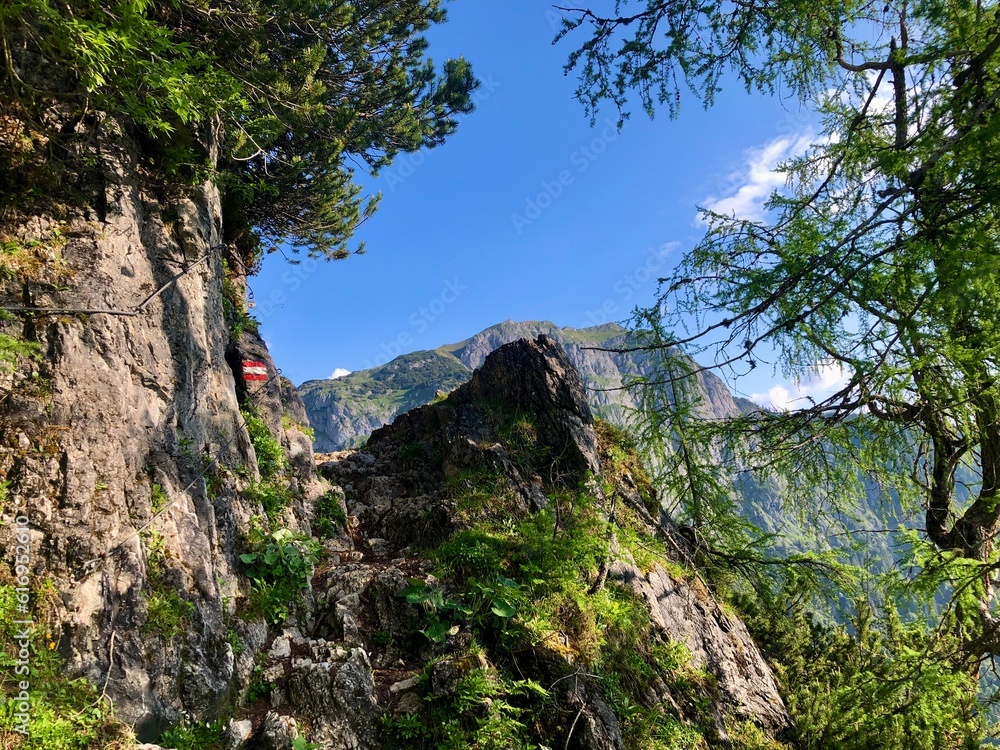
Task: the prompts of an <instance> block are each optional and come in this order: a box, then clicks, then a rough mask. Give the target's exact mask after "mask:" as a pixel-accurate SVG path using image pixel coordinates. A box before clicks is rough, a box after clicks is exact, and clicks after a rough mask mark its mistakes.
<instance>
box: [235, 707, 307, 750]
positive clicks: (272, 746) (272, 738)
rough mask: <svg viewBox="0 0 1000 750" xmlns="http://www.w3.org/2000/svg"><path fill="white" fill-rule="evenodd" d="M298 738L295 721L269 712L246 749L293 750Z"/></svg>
mask: <svg viewBox="0 0 1000 750" xmlns="http://www.w3.org/2000/svg"><path fill="white" fill-rule="evenodd" d="M298 736H299V729H298V726H297V725H296V723H295V719H293V718H292V717H290V716H282V715H280V714H277V713H275V712H274V711H268V712H267V715H266V716H265V717H264V721H263V722H261V725H260V727H259V728H258V729H257V731H256V732H255V733H254V735H253V737H251V738H250V740H249V742H247V745H246V747H247V750H292V743H293V742H295V740H296V739H298Z"/></svg>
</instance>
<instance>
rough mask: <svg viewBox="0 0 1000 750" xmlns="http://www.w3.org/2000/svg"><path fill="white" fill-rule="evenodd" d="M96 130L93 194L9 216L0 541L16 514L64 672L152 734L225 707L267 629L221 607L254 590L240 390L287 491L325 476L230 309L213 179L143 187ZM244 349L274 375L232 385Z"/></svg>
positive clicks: (307, 489)
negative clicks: (234, 634) (277, 455)
mask: <svg viewBox="0 0 1000 750" xmlns="http://www.w3.org/2000/svg"><path fill="white" fill-rule="evenodd" d="M205 140H206V143H207V144H208V147H207V148H208V152H209V156H210V157H211V156H212V152H213V148H212V145H211V144H212V135H211V134H210V133H208V134H205ZM93 143H94V146H93V159H94V160H95V161H96V167H95V170H96V173H97V175H98V177H97V178H95V179H94V180H92V182H91V183H88V185H87V190H89V191H91V192H92V193H93V195H91V196H90V197H89V198H88V199H87V200H83V201H81V202H80V204H79V206H62V207H58V208H57V209H55V210H53V212H52V213H51V214H46V215H35V216H28V217H21V218H20V219H17V220H15V221H13V222H10V223H8V224H7V225H6V227H5V229H4V240H5V244H4V247H5V255H4V257H3V258H2V259H0V261H2V265H3V271H4V273H3V283H2V286H0V293H2V302H3V306H4V307H5V308H8V309H10V308H18V309H17V310H16V311H15V313H14V315H13V316H11V317H8V319H7V322H5V323H4V324H3V327H4V330H3V333H5V334H8V335H11V336H12V338H16V339H18V340H23V341H26V342H27V343H28V344H29V345H31V346H34V347H36V349H37V354H36V355H35V356H33V357H22V358H21V359H20V361H19V362H18V363H16V366H13V367H12V368H10V369H9V370H8V371H5V372H4V373H3V374H2V385H0V390H2V393H3V398H4V405H3V421H2V424H0V477H2V478H3V488H4V492H3V493H2V494H0V501H2V504H0V513H2V521H3V525H2V527H0V549H3V550H4V556H5V557H6V558H8V559H7V560H6V562H11V561H12V560H11V559H10V556H11V555H12V554H13V545H12V543H11V535H12V532H13V525H12V521H13V519H14V518H15V516H24V517H26V518H27V519H28V526H29V529H30V538H31V543H30V547H31V563H30V578H31V581H32V587H33V588H34V589H35V590H38V589H39V588H40V587H42V585H43V583H45V582H47V581H48V582H51V584H52V585H53V586H54V588H55V590H56V591H57V592H58V596H57V598H56V599H55V606H54V608H52V609H50V610H49V611H48V614H47V619H48V621H47V622H46V623H45V625H46V626H47V627H48V628H49V629H50V630H51V631H52V634H53V635H52V638H53V639H54V644H53V645H54V648H56V649H57V650H58V653H59V654H61V655H62V656H63V657H64V658H65V660H66V673H67V674H68V675H76V674H79V675H84V676H86V677H88V678H89V679H90V680H91V682H92V683H93V684H95V685H97V686H104V690H105V694H106V695H107V696H109V697H110V698H111V699H112V700H113V701H114V704H115V706H116V709H117V712H118V715H119V716H120V717H121V718H122V719H124V720H125V721H126V722H128V723H130V724H135V726H136V728H137V730H138V731H139V733H140V735H147V736H148V735H155V734H156V733H157V732H158V730H159V729H160V728H162V727H164V726H166V725H168V724H170V723H173V722H175V721H177V720H178V718H179V717H180V716H181V714H182V713H186V714H188V715H190V716H192V717H202V718H213V717H215V716H217V715H219V714H220V713H221V712H222V711H224V710H225V709H226V707H227V706H229V705H230V703H231V701H233V700H235V699H238V697H239V692H240V689H241V685H243V684H245V678H246V676H247V673H248V671H249V669H250V668H252V663H253V658H254V653H255V651H256V649H258V648H259V647H260V646H261V644H262V643H263V640H264V637H265V630H264V628H263V626H262V625H261V624H260V623H259V622H258V623H256V624H255V623H254V622H252V621H251V622H241V621H237V620H233V619H232V618H231V615H232V614H233V611H234V608H235V606H236V602H237V601H238V600H239V598H240V597H241V596H242V595H244V594H245V593H246V591H247V588H248V581H247V579H246V578H245V577H244V576H243V575H241V573H240V570H239V569H240V564H239V561H238V559H237V553H238V551H239V550H238V545H239V541H240V539H241V536H242V535H243V534H244V533H245V531H246V530H247V527H248V523H249V520H250V518H251V516H253V515H256V514H260V513H261V508H260V505H259V503H256V502H254V501H252V500H249V499H247V498H246V497H244V496H243V495H242V494H241V493H240V490H241V489H242V488H243V487H245V486H246V485H248V484H249V483H252V482H253V481H254V480H255V479H257V478H259V474H258V470H257V463H256V457H255V454H254V447H253V444H252V441H251V439H250V437H249V435H248V433H247V429H246V424H245V418H244V415H243V413H241V405H243V406H245V407H252V408H253V409H255V410H256V411H257V412H258V413H259V414H260V415H261V417H262V418H263V419H264V420H265V421H266V422H267V423H268V425H269V426H270V428H271V429H272V430H273V432H274V434H275V435H276V436H278V437H279V438H280V439H281V440H282V441H283V443H284V446H285V448H286V450H287V453H288V458H289V461H290V462H292V463H294V464H295V465H296V466H297V467H298V469H299V471H298V475H297V477H296V478H294V479H293V481H294V482H297V485H296V487H295V490H296V494H297V495H298V497H299V498H300V506H301V503H302V502H305V500H306V499H308V498H309V497H312V496H315V495H316V494H317V493H318V492H320V491H321V487H320V486H319V485H318V484H317V480H316V479H315V477H314V476H313V466H312V449H311V446H310V441H309V440H308V438H306V437H305V436H304V435H302V434H301V432H300V431H298V430H297V429H295V428H294V426H293V425H291V424H290V426H289V429H287V430H285V429H283V428H282V419H281V400H280V398H279V387H278V383H277V381H276V368H275V367H274V365H273V363H272V362H271V361H270V357H269V356H268V354H267V350H266V348H265V347H264V346H263V343H262V342H260V341H259V340H256V339H255V337H254V336H253V335H252V334H250V333H249V332H246V333H243V334H242V335H234V333H233V332H232V331H231V330H230V326H228V325H227V321H226V315H225V312H224V306H225V304H226V303H225V300H226V296H227V294H228V295H229V297H232V298H236V299H239V297H240V295H241V290H240V282H239V279H238V278H235V279H234V278H232V274H229V275H228V278H227V272H226V260H227V255H228V251H227V248H226V247H225V245H224V243H223V239H222V234H223V232H222V216H221V213H222V212H221V209H220V198H219V193H218V191H217V189H216V188H215V187H214V186H213V185H211V184H209V183H206V184H203V185H200V186H195V187H192V188H190V189H189V190H185V191H174V192H170V191H167V190H164V189H156V188H151V187H150V185H149V181H148V180H143V179H140V176H139V175H141V174H143V170H144V162H143V157H142V155H141V149H140V148H139V146H138V145H137V144H136V143H134V142H133V141H131V140H130V139H129V138H128V137H127V136H126V135H124V134H122V133H121V132H120V131H119V130H118V129H117V127H116V125H115V123H114V122H113V121H111V120H109V119H104V120H101V121H100V122H99V123H98V125H97V126H95V130H94V132H93ZM234 285H235V286H234ZM227 355H228V360H227ZM244 358H252V359H254V360H259V361H262V362H263V363H265V365H266V369H267V373H268V375H269V378H268V380H267V381H257V382H255V383H253V385H254V386H255V387H253V388H251V389H250V390H248V389H247V388H245V387H244V382H243V378H242V372H241V370H240V369H239V368H240V364H239V363H240V362H241V360H242V359H244ZM234 364H235V368H236V369H234ZM295 510H296V509H292V510H291V511H289V514H288V523H290V524H292V525H296V524H300V523H301V522H300V521H299V520H297V518H298V519H301V518H303V517H304V516H303V514H302V507H299V508H298V509H297V511H298V513H297V514H296V513H295V512H294V511H295ZM154 578H155V581H154ZM154 583H155V585H154ZM164 602H167V603H168V604H171V605H172V607H173V610H172V611H173V612H175V613H181V614H182V615H183V617H182V618H181V621H180V626H179V628H178V630H177V632H176V633H167V632H166V631H165V630H164V628H163V624H162V622H160V623H158V622H157V621H156V620H157V617H158V616H159V613H161V612H162V611H164V610H163V607H161V606H160V605H162V604H163V603H164ZM232 630H236V631H240V637H241V638H242V641H243V642H244V644H245V646H246V648H245V649H244V650H243V652H242V654H240V655H237V654H235V653H234V650H233V645H232V643H231V642H230V641H232V640H233V639H232V638H230V639H229V640H227V632H229V631H232ZM157 631H159V632H157Z"/></svg>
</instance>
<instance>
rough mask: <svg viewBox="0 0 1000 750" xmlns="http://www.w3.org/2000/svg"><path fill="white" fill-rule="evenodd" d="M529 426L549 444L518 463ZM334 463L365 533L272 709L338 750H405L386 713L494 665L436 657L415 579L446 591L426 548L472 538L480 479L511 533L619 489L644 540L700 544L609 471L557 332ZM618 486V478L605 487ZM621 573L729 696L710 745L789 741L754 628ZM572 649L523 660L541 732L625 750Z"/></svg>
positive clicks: (353, 544)
mask: <svg viewBox="0 0 1000 750" xmlns="http://www.w3.org/2000/svg"><path fill="white" fill-rule="evenodd" d="M510 425H514V426H513V428H512V427H511V426H510ZM526 425H530V432H531V438H532V441H533V442H532V446H533V447H532V450H531V451H530V452H528V453H523V452H521V453H519V452H518V450H517V448H516V446H517V445H519V444H520V443H519V442H518V441H520V440H521V439H522V434H521V432H519V431H520V430H524V431H527V430H529V428H528V427H527V426H526ZM511 430H513V432H512V431H511ZM318 458H319V460H320V461H321V471H322V472H323V473H325V474H326V476H327V477H329V478H330V479H332V480H333V481H335V482H336V483H337V484H338V485H340V486H341V487H343V489H344V492H345V494H346V508H347V512H348V516H347V530H348V532H349V534H346V535H341V536H340V537H338V538H336V539H332V540H330V541H329V542H328V543H327V548H328V549H329V550H330V552H331V561H330V565H329V567H328V569H326V570H324V571H322V572H321V573H320V574H319V575H317V577H316V578H315V579H314V582H313V588H314V590H315V595H316V606H315V612H316V615H315V626H314V627H313V628H312V629H311V630H310V631H309V632H304V631H299V630H293V631H286V634H285V636H283V637H282V638H279V639H278V641H276V642H275V643H274V645H273V647H272V649H271V652H270V654H271V657H272V658H271V660H270V661H269V666H268V667H267V673H268V674H271V675H273V676H274V677H275V684H274V686H273V688H272V692H271V697H270V701H271V705H272V706H275V707H278V706H282V707H284V708H285V709H286V710H287V711H290V712H291V713H292V715H294V716H296V717H298V718H300V719H301V720H303V723H307V724H309V725H311V726H312V727H314V728H315V731H314V734H313V735H312V737H311V740H312V741H315V742H319V744H320V746H321V747H322V748H324V750H327V749H330V750H347V749H348V748H352V749H354V748H357V749H358V750H377V749H379V748H383V747H387V746H394V745H393V744H392V742H391V741H389V740H387V739H386V737H385V736H384V735H380V734H379V733H378V731H377V730H375V729H373V727H377V726H379V725H381V724H384V723H385V722H384V721H383V720H381V719H380V717H381V715H383V714H387V715H388V716H389V717H392V721H395V720H399V721H403V719H404V718H406V717H409V718H408V719H407V721H411V722H419V721H420V720H421V719H420V717H421V716H423V715H424V713H425V712H426V711H427V710H429V709H428V708H427V706H428V703H427V701H430V700H438V701H439V700H441V699H442V696H448V695H450V694H452V692H453V691H455V690H456V689H458V688H457V686H458V685H459V683H460V682H461V680H462V678H463V676H464V675H467V674H468V673H469V670H470V669H475V668H476V667H477V665H478V666H480V667H484V668H485V667H488V666H489V664H490V659H491V658H492V657H491V654H490V652H489V649H487V650H486V652H485V653H484V652H482V651H476V649H474V648H473V649H472V650H471V651H470V650H469V649H470V645H471V640H472V633H471V632H470V631H468V630H467V628H466V626H464V625H458V626H456V627H454V628H453V629H452V630H451V631H449V633H448V635H447V639H446V640H442V641H441V642H440V643H439V644H438V645H435V644H434V643H428V641H427V638H425V637H424V636H422V635H419V634H418V633H417V632H416V631H417V629H418V628H419V627H420V623H421V622H422V621H423V618H424V616H425V612H423V611H422V610H421V609H419V608H418V607H416V606H415V605H414V604H410V603H408V601H407V600H406V599H405V598H402V597H401V596H400V592H401V591H402V590H403V589H404V588H405V587H406V586H407V585H408V584H410V585H412V584H413V582H414V581H427V582H428V584H429V583H430V582H432V581H435V580H436V579H434V578H433V577H430V576H429V571H430V570H432V569H434V568H435V567H436V565H437V563H435V562H433V561H431V560H428V559H425V558H424V554H425V553H424V551H425V550H428V549H432V548H434V547H435V546H436V545H438V544H441V543H442V542H444V541H446V540H447V539H449V538H450V537H451V535H453V534H454V533H455V532H457V531H461V530H463V529H468V528H471V525H472V524H473V522H474V519H473V518H472V517H471V516H470V515H469V514H470V513H471V512H472V511H469V510H468V509H467V507H466V506H465V505H463V501H461V500H460V499H459V500H456V493H455V488H456V486H463V483H464V482H465V481H467V480H466V479H464V478H465V477H469V476H471V475H474V474H475V475H479V476H482V475H488V476H490V477H494V478H495V481H496V482H497V483H498V484H497V485H496V486H497V487H499V486H500V484H502V485H503V487H505V488H507V489H506V490H505V491H501V490H499V489H498V490H496V492H495V494H494V495H493V496H492V497H491V498H490V499H489V500H487V510H485V511H484V512H486V513H489V514H494V515H496V516H497V517H498V518H508V519H511V520H512V521H513V520H515V519H519V518H522V519H523V518H529V517H531V516H532V515H533V514H536V513H539V512H541V510H542V509H543V508H546V507H547V506H549V505H550V503H551V499H550V498H551V497H552V496H553V493H559V492H563V493H565V492H567V491H570V490H571V489H572V488H579V487H583V486H586V487H591V488H593V491H595V492H598V493H599V494H600V493H603V492H604V490H601V489H599V488H600V487H609V486H613V487H615V488H616V489H613V490H611V491H612V492H613V493H614V494H615V497H617V498H618V499H617V500H616V502H617V503H620V504H623V505H627V506H629V507H630V508H631V510H629V513H630V516H629V517H630V518H633V521H632V524H633V527H636V525H637V527H639V528H641V529H643V530H644V533H648V534H651V535H654V536H655V535H660V536H662V537H663V539H664V540H665V542H669V544H670V545H672V546H673V548H676V549H678V550H682V551H683V545H684V544H685V542H684V539H683V537H682V535H680V534H679V533H678V532H677V531H676V530H675V529H673V528H672V527H670V526H669V525H667V526H662V527H660V528H657V526H658V524H657V521H656V520H654V519H653V517H652V516H650V514H649V512H648V510H646V508H645V507H644V505H643V501H642V499H641V498H640V497H639V495H638V494H637V491H636V489H635V487H636V481H635V479H634V478H633V477H629V476H624V477H623V476H617V475H616V476H612V475H611V474H608V473H606V472H607V471H608V470H609V467H608V466H607V462H608V461H609V460H610V459H609V457H608V455H606V454H604V453H602V450H601V448H600V444H599V438H598V436H597V433H596V432H595V426H594V421H593V419H592V417H591V414H590V410H589V408H588V406H587V404H586V399H585V396H584V391H583V385H582V381H581V379H580V377H579V375H578V374H577V373H576V372H575V369H574V368H573V366H572V364H571V362H570V360H569V358H568V356H567V354H566V352H565V349H564V348H563V347H562V346H560V345H559V344H558V343H557V342H556V341H554V340H553V339H551V338H549V337H546V336H541V337H539V338H538V339H537V340H535V341H525V340H521V341H517V342H514V343H511V344H507V345H505V346H502V347H500V348H499V349H498V350H497V351H495V352H493V353H492V354H491V355H489V356H488V357H487V358H486V360H485V361H484V363H483V365H482V367H481V369H479V370H477V371H476V373H475V375H474V376H473V378H472V379H471V381H470V382H468V383H466V384H465V385H462V386H460V387H459V388H458V389H456V390H455V391H454V392H453V393H451V395H450V396H449V397H448V398H447V399H445V400H444V401H442V402H441V403H438V404H434V405H429V406H424V407H421V408H418V409H415V410H413V411H410V412H408V413H406V414H403V415H401V416H400V417H399V418H397V419H396V420H395V421H394V422H393V423H392V424H391V425H389V426H387V427H383V428H381V429H379V430H376V431H375V433H374V434H373V435H372V437H371V439H370V440H369V442H368V446H367V447H366V448H365V449H363V450H352V451H344V452H340V453H334V454H329V455H321V456H319V457H318ZM553 458H556V459H557V460H556V461H555V462H553ZM536 460H537V463H535V462H534V461H536ZM551 466H556V467H557V468H556V469H555V470H553V471H552V472H551V473H548V474H546V476H545V477H544V479H543V478H542V477H541V476H540V475H539V474H540V472H541V471H542V470H543V469H544V468H545V467H551ZM602 472H605V473H604V481H603V482H602V481H600V480H597V481H595V477H599V476H600V475H601V473H602ZM600 496H601V497H604V495H603V494H600ZM605 507H607V505H605ZM610 507H611V508H612V509H613V508H614V507H615V505H614V504H613V503H612V504H611V505H610ZM563 512H566V511H565V510H564V511H563ZM611 512H612V513H614V512H615V511H614V510H611ZM605 575H606V584H605V585H608V586H616V587H620V588H621V589H622V590H628V591H631V592H634V595H635V596H636V597H637V599H636V600H637V601H640V602H642V604H643V606H644V607H645V608H646V611H647V613H648V618H649V621H650V627H651V628H653V631H655V633H657V635H655V636H651V637H654V638H658V639H662V640H663V641H664V642H667V641H672V642H676V643H682V644H684V646H685V647H686V649H687V650H688V651H689V652H690V659H691V668H692V669H695V670H703V671H704V672H705V673H707V674H709V675H710V676H711V679H712V680H714V683H715V684H716V685H717V686H718V689H717V690H716V691H715V692H714V693H713V695H714V696H715V698H714V699H713V700H714V705H713V706H712V709H711V711H712V715H711V717H710V718H709V719H708V721H709V723H712V724H713V726H714V729H713V730H712V733H711V734H712V737H714V738H715V739H713V740H712V741H711V742H710V746H711V747H722V746H725V743H726V741H727V739H726V738H727V732H728V731H729V727H730V725H731V724H732V723H733V722H738V721H742V720H746V721H750V722H752V723H754V724H756V725H757V726H758V727H760V728H761V729H763V730H764V731H765V732H766V733H768V734H771V735H772V736H773V735H776V734H779V733H780V732H781V731H783V730H784V729H785V728H787V727H788V724H789V720H788V715H787V713H786V711H785V708H784V704H783V702H782V699H781V697H780V694H779V693H778V689H777V685H776V683H775V680H774V677H773V675H772V674H771V671H770V669H769V667H768V666H767V664H766V662H765V661H764V659H763V658H762V656H761V654H760V652H759V651H758V649H757V647H756V645H755V644H754V643H753V641H752V640H751V638H750V636H749V634H748V633H747V630H746V627H745V626H744V625H743V624H742V623H741V622H740V621H739V620H738V619H736V618H735V617H733V616H731V615H727V614H725V613H724V612H723V611H722V609H721V608H720V607H719V605H718V604H717V603H715V602H714V601H713V600H712V598H711V596H710V595H709V594H708V593H707V591H706V590H705V588H704V587H703V586H702V585H701V584H700V582H699V580H698V579H697V577H696V576H695V577H684V576H677V575H676V574H671V573H669V572H667V570H666V568H665V567H664V565H661V564H654V565H652V566H648V565H645V566H644V567H643V568H641V569H640V567H639V566H638V565H637V564H636V563H635V561H634V560H633V559H632V558H631V556H630V554H629V553H628V552H625V551H622V553H621V554H620V555H618V556H617V558H616V559H614V560H613V561H611V562H610V564H609V565H608V566H607V570H606V572H605ZM602 580H603V579H602ZM435 585H437V584H436V583H435ZM443 585H444V586H445V587H446V590H447V586H448V585H449V584H447V583H446V582H445V583H444V584H443ZM597 585H598V584H596V583H595V586H597ZM571 640H572V639H570V641H571ZM570 641H567V643H569V642H570ZM571 652H572V648H571V647H570V646H567V645H558V643H556V644H554V645H548V644H546V643H539V644H536V645H534V646H532V647H530V648H528V649H522V650H521V651H519V652H518V654H519V655H518V657H517V664H518V670H519V674H520V675H521V676H522V677H523V678H524V679H532V680H537V681H538V683H540V684H542V685H545V686H549V685H551V686H552V688H551V691H550V692H551V698H550V699H551V701H552V702H553V703H552V705H551V706H549V708H547V709H546V715H547V716H549V719H546V722H549V724H547V725H546V726H545V727H544V728H542V729H541V730H540V731H542V732H543V737H544V739H545V744H548V745H549V746H552V747H571V748H576V750H620V748H623V747H624V746H625V740H624V738H623V727H622V725H621V724H620V721H619V717H618V716H617V715H616V713H615V711H614V710H613V708H612V707H611V706H610V705H609V704H608V702H606V700H605V698H604V695H603V690H602V683H601V682H600V681H598V680H595V679H593V678H592V677H590V676H588V674H587V672H588V670H586V669H581V668H580V667H579V666H578V665H577V664H575V662H574V660H573V658H572V657H571V656H570V654H571ZM476 654H478V655H476ZM477 660H478V661H477ZM421 675H423V676H422V677H421ZM656 684H657V685H658V686H659V687H657V688H655V689H651V692H650V694H649V695H648V696H647V697H646V698H645V700H647V701H649V702H651V703H652V704H654V707H655V704H660V705H662V706H663V709H662V710H663V711H664V712H665V714H666V715H668V716H669V715H673V716H677V717H679V718H680V720H681V721H682V722H686V721H691V720H693V714H692V713H691V712H692V711H696V710H697V709H693V708H691V707H690V706H689V705H688V704H687V703H685V698H684V697H683V696H679V695H676V694H674V693H673V692H672V688H671V687H670V686H669V685H668V684H666V683H663V682H662V681H661V682H657V683H656ZM559 717H566V718H565V719H560V718H559ZM701 720H702V721H705V717H704V716H702V717H701ZM390 723H391V722H390ZM512 741H513V740H512ZM387 742H389V744H388V745H387V744H386V743H387ZM717 743H718V744H717ZM512 746H513V745H512Z"/></svg>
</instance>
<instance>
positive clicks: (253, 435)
mask: <svg viewBox="0 0 1000 750" xmlns="http://www.w3.org/2000/svg"><path fill="white" fill-rule="evenodd" d="M243 423H244V424H245V425H246V428H247V433H249V435H250V442H251V443H252V444H253V450H254V453H255V454H256V455H257V469H258V471H260V476H261V479H263V480H265V481H266V480H268V479H273V478H274V477H276V476H277V475H278V474H280V473H281V472H282V471H284V470H285V451H284V449H283V448H282V447H281V443H280V442H278V440H277V438H275V437H274V435H272V434H271V431H270V430H269V429H268V427H267V423H266V422H265V421H264V420H263V419H261V418H260V416H258V415H257V413H256V412H255V411H253V409H250V408H245V409H243Z"/></svg>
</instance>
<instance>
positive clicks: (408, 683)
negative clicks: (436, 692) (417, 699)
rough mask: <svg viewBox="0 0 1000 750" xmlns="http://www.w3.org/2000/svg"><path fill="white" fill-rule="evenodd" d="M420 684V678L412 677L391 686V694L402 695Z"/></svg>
mask: <svg viewBox="0 0 1000 750" xmlns="http://www.w3.org/2000/svg"><path fill="white" fill-rule="evenodd" d="M419 682H420V677H419V676H417V675H414V676H413V677H410V678H408V679H405V680H400V681H399V682H396V683H394V684H392V685H390V686H389V692H390V693H393V694H395V693H402V692H404V691H406V690H412V689H413V688H415V687H416V686H417V683H419Z"/></svg>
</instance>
